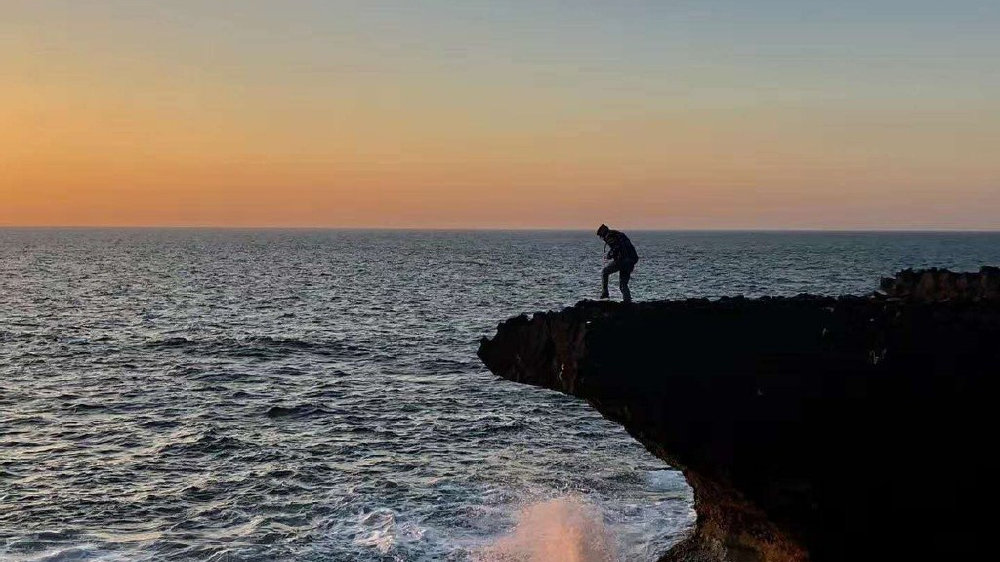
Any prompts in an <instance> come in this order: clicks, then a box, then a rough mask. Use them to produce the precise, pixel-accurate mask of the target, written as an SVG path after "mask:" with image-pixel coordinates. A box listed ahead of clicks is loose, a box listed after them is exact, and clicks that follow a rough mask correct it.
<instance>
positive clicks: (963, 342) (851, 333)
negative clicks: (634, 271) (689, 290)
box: [479, 270, 1000, 562]
mask: <svg viewBox="0 0 1000 562" xmlns="http://www.w3.org/2000/svg"><path fill="white" fill-rule="evenodd" d="M984 271H985V270H984ZM910 273H911V274H913V275H916V278H920V277H921V274H920V273H919V272H917V273H913V272H910ZM901 275H903V276H904V277H903V278H900V277H899V276H897V281H898V283H897V285H898V286H899V287H900V289H899V290H898V291H896V292H895V293H893V297H892V298H889V297H886V296H871V297H840V298H832V297H816V296H805V295H803V296H799V297H792V298H762V299H752V300H751V299H744V298H724V299H721V300H713V301H710V300H685V301H660V302H649V303H638V304H634V305H632V306H623V305H619V304H617V303H596V302H590V301H584V302H581V303H579V304H577V305H576V306H574V307H571V308H567V309H565V310H563V311H561V312H546V313H537V314H535V315H534V316H532V317H530V318H529V317H528V316H520V317H517V318H513V319H510V320H508V321H506V322H503V323H501V324H500V325H499V327H498V329H497V334H496V336H495V337H493V339H485V338H484V339H483V341H482V342H481V345H480V349H479V356H480V357H481V358H482V360H483V361H484V363H485V364H486V365H487V366H488V367H489V369H490V370H491V371H492V372H493V373H495V374H496V375H499V376H501V377H503V378H506V379H510V380H513V381H517V382H521V383H526V384H532V385H537V386H542V387H546V388H551V389H555V390H559V391H562V392H565V393H568V394H572V395H574V396H578V397H580V398H583V399H585V400H587V401H588V402H589V403H590V404H591V405H592V406H593V407H594V408H596V409H597V410H598V411H600V412H601V413H602V414H603V415H604V416H605V417H607V418H609V419H611V420H614V421H616V422H618V423H621V424H622V425H623V426H624V427H625V428H626V429H627V430H628V431H629V433H630V434H631V435H633V436H634V437H635V438H636V439H638V440H639V441H640V442H642V443H643V444H644V445H645V446H646V447H647V448H648V449H649V450H650V451H651V452H652V453H653V454H655V455H657V456H658V457H660V458H661V459H663V460H665V461H666V462H668V463H670V464H671V465H674V466H676V467H678V468H680V469H681V470H683V472H684V474H685V477H686V478H687V480H688V482H689V484H690V485H691V486H692V488H693V490H694V496H695V509H696V511H697V514H698V521H697V525H696V529H695V531H694V533H693V534H692V536H690V537H689V538H688V539H687V540H685V541H683V542H682V543H681V544H679V545H677V546H676V547H675V548H673V549H672V550H671V551H670V552H669V553H666V555H665V556H664V557H663V558H662V560H663V561H705V562H707V561H722V560H726V561H733V562H743V561H760V562H764V561H767V562H771V561H782V562H783V561H801V560H817V561H827V560H906V559H910V560H916V559H925V558H928V557H930V558H936V559H938V560H965V559H969V560H971V559H977V558H980V557H981V555H982V553H984V552H988V550H986V549H987V537H988V534H987V532H988V531H989V530H991V529H990V527H991V525H990V523H991V522H992V518H991V517H987V516H986V515H985V513H986V512H989V511H990V510H991V509H992V498H993V497H995V491H996V485H995V484H993V481H994V480H995V478H996V476H995V469H996V468H997V462H996V461H994V460H993V459H992V457H993V456H994V451H993V450H992V448H993V447H992V444H993V443H995V442H996V433H995V432H996V427H997V424H996V416H995V414H994V413H993V412H994V408H995V407H996V406H995V402H996V397H997V382H996V378H997V375H998V374H1000V372H998V371H1000V302H998V301H997V300H995V299H993V298H991V297H989V296H987V295H985V294H973V293H974V291H973V292H969V290H967V286H966V285H963V287H966V288H963V289H962V291H964V292H963V293H962V294H961V296H962V298H954V299H951V300H948V301H941V300H935V299H934V298H930V297H928V295H927V294H923V293H921V294H920V295H915V294H913V293H914V292H913V291H912V287H914V286H916V285H919V280H918V281H916V282H915V284H914V283H913V282H911V281H912V279H911V277H909V276H908V275H910V274H905V272H904V274H901ZM935 275H936V276H937V275H939V272H936V273H935ZM948 275H955V274H950V273H949V274H948ZM991 275H992V273H991ZM946 277H947V276H946ZM899 279H902V280H901V281H900V280H899ZM908 280H910V281H908ZM985 285H989V284H988V283H985V284H984V286H985ZM885 286H886V282H884V283H883V287H885ZM990 286H992V285H990ZM906 287H910V288H911V290H910V291H909V293H907V292H906V291H907V290H906ZM889 289H890V291H889V292H891V290H892V287H889ZM936 295H937V296H936V297H935V298H936V299H940V298H948V296H949V295H947V294H945V292H942V291H937V293H936Z"/></svg>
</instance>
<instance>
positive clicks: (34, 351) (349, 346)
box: [0, 229, 1000, 562]
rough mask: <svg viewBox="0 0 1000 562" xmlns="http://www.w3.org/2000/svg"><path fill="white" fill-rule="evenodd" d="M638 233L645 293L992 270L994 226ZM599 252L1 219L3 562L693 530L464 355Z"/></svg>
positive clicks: (518, 243)
mask: <svg viewBox="0 0 1000 562" xmlns="http://www.w3.org/2000/svg"><path fill="white" fill-rule="evenodd" d="M630 234H631V235H632V239H633V241H634V242H635V244H636V246H637V248H638V250H639V254H640V256H641V261H640V262H639V265H638V267H637V268H636V271H635V273H634V275H633V281H632V287H633V288H632V291H633V294H634V295H635V298H636V299H640V300H645V299H657V298H683V297H694V296H699V297H700V296H709V297H714V296H721V295H732V294H744V295H747V296H755V295H763V294H781V295H791V294H797V293H802V292H811V293H825V294H842V293H866V292H870V291H873V290H874V289H876V288H877V283H878V278H879V276H881V275H887V274H890V273H892V272H894V271H895V270H897V269H900V268H903V267H910V266H915V267H924V266H947V267H951V268H956V269H972V268H978V267H979V266H980V265H982V264H998V263H1000V235H998V234H963V233H910V234H889V233H725V232H634V233H630ZM603 250H604V248H603V245H602V243H601V242H600V240H599V239H598V238H597V237H595V236H594V235H593V234H592V233H590V232H471V231H470V232H446V231H434V232H432V231H335V230H315V231H314V230H290V231H282V230H198V229H177V230H126V229H20V230H18V229H0V506H2V510H0V559H3V560H84V559H86V560H344V561H353V560H359V561H383V560H385V561H397V560H398V561H407V560H451V561H465V560H470V561H471V560H475V561H500V560H504V561H508V560H510V561H526V562H527V561H538V562H541V561H545V562H552V561H558V560H565V561H571V562H597V561H611V560H621V561H630V560H653V559H655V558H656V555H657V554H658V553H661V552H663V551H664V550H666V549H667V548H668V547H669V546H670V545H671V544H673V543H674V542H675V541H677V540H679V539H680V538H682V537H683V536H684V534H685V533H686V532H687V531H688V530H689V529H690V527H691V525H692V523H693V518H694V516H693V511H692V499H691V492H690V489H689V488H688V487H687V485H686V484H685V482H684V479H683V477H682V475H681V474H680V473H679V472H676V471H674V470H672V469H671V468H670V467H668V466H666V465H665V464H664V463H663V462H661V461H660V460H658V459H656V458H655V457H653V456H651V455H650V454H649V453H647V452H646V451H645V450H644V449H643V448H642V447H641V446H640V445H638V444H637V443H636V442H634V441H633V440H632V439H631V438H630V437H629V436H628V435H627V434H626V433H625V432H624V431H623V430H622V429H621V428H619V427H618V426H616V425H615V424H613V423H611V422H608V421H606V420H604V419H602V418H601V417H600V415H598V414H597V413H596V412H594V411H593V410H592V409H590V408H589V407H588V406H587V405H586V404H584V403H582V402H580V401H578V400H576V399H573V398H571V397H567V396H563V395H561V394H557V393H555V392H550V391H545V390H541V389H537V388H531V387H527V386H522V385H517V384H513V383H509V382H506V381H503V380H499V379H496V378H494V377H493V376H492V375H491V374H489V373H488V372H487V371H486V370H485V369H484V367H483V366H482V364H481V363H480V362H479V361H478V359H477V358H476V355H475V351H476V347H477V343H478V339H479V338H480V337H481V336H484V335H485V336H490V335H492V333H493V331H494V328H495V325H496V323H497V322H498V321H500V320H502V319H505V318H507V317H509V316H512V315H516V314H520V313H522V312H526V311H527V312H530V311H536V310H546V309H553V308H560V307H562V306H567V305H571V304H573V303H574V302H576V301H578V300H580V299H583V298H595V297H596V296H597V295H598V293H599V290H600V281H599V279H600V277H599V271H600V267H601V261H602V255H603ZM613 288H614V286H613ZM612 295H613V296H617V294H616V292H615V291H614V290H613V291H612ZM718 345H720V346H724V345H725V342H718Z"/></svg>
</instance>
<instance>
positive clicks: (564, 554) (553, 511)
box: [474, 497, 618, 562]
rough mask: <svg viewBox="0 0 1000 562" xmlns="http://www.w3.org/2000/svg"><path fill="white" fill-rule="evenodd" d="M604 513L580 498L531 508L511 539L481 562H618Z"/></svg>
mask: <svg viewBox="0 0 1000 562" xmlns="http://www.w3.org/2000/svg"><path fill="white" fill-rule="evenodd" d="M616 551H617V547H616V541H615V537H614V535H613V533H612V532H611V531H610V529H608V527H607V526H605V524H604V520H603V517H602V516H601V514H600V512H599V511H598V510H597V509H596V508H595V507H594V506H592V505H590V504H588V503H586V502H584V501H583V500H581V499H579V498H576V497H563V498H557V499H552V500H548V501H544V502H541V503H536V504H532V505H529V506H527V507H526V508H524V509H523V510H522V511H521V514H520V516H519V518H518V523H517V528H516V529H515V530H514V533H513V534H511V535H510V536H507V537H504V538H502V539H500V540H498V541H497V542H496V543H495V544H493V545H491V546H489V547H486V548H484V549H482V550H481V551H480V552H478V553H477V554H476V555H475V557H474V560H476V561H477V562H617V561H618V555H617V552H616Z"/></svg>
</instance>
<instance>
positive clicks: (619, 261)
mask: <svg viewBox="0 0 1000 562" xmlns="http://www.w3.org/2000/svg"><path fill="white" fill-rule="evenodd" d="M597 235H598V236H600V237H601V239H602V240H604V243H605V244H607V245H608V246H609V247H610V248H611V250H610V251H609V252H608V255H606V256H605V259H609V260H611V263H609V264H608V265H606V266H604V270H603V271H602V272H601V283H602V284H601V287H602V288H601V298H602V299H606V298H608V276H609V275H611V274H612V273H614V272H616V271H617V272H618V286H619V287H621V290H622V299H623V300H624V301H625V302H632V293H631V291H629V290H628V281H629V279H630V278H631V277H632V270H633V269H634V268H635V264H636V262H638V261H639V254H637V253H636V251H635V246H633V245H632V241H631V240H629V239H628V236H625V235H624V234H623V233H621V232H618V231H617V230H611V229H610V228H608V225H606V224H602V225H601V227H600V228H598V229H597Z"/></svg>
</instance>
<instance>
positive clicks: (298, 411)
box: [265, 404, 333, 418]
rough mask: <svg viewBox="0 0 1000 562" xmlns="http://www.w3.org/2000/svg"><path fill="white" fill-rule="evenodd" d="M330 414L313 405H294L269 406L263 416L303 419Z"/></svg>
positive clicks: (324, 409) (328, 411)
mask: <svg viewBox="0 0 1000 562" xmlns="http://www.w3.org/2000/svg"><path fill="white" fill-rule="evenodd" d="M332 413H333V412H331V411H330V410H327V409H326V408H323V407H322V406H317V405H315V404H296V405H294V406H271V407H270V408H268V409H267V414H265V415H266V416H267V417H269V418H304V417H309V416H314V415H322V414H332Z"/></svg>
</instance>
